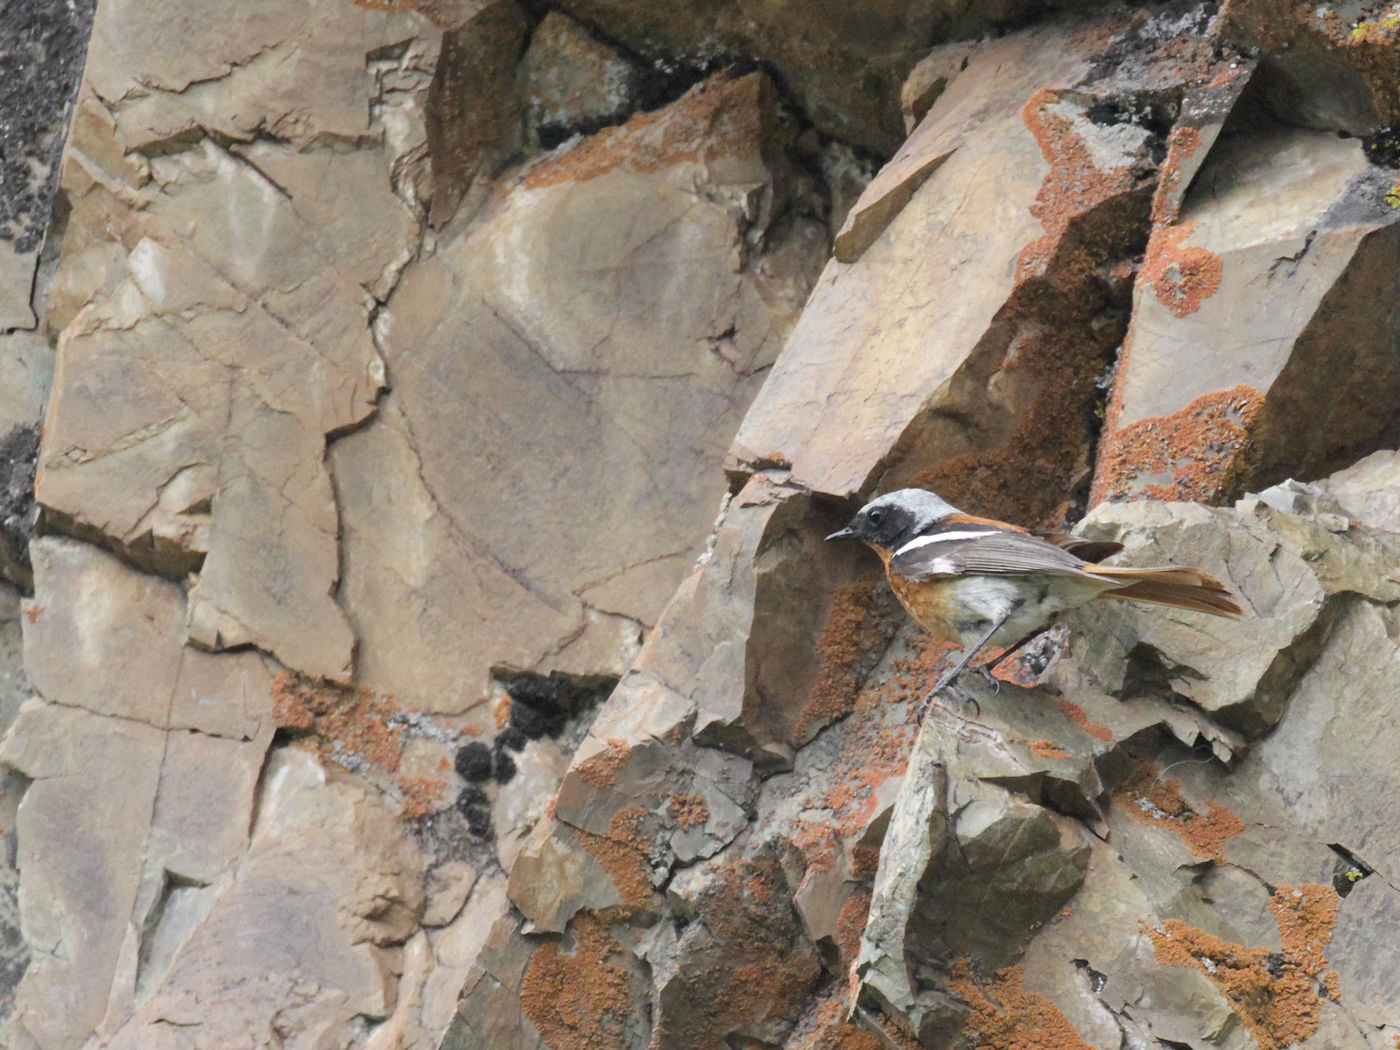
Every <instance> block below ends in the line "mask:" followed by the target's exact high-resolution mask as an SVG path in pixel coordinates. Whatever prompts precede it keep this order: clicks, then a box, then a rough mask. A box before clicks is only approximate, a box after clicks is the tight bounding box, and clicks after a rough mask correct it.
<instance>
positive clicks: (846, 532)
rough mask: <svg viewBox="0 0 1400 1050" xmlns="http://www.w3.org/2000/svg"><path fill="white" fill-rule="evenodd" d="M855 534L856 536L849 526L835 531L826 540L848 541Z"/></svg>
mask: <svg viewBox="0 0 1400 1050" xmlns="http://www.w3.org/2000/svg"><path fill="white" fill-rule="evenodd" d="M855 534H856V531H855V529H853V528H851V527H850V526H849V525H847V526H846V527H845V528H844V529H837V530H836V531H835V532H833V533H832V534H831V535H830V536H828V537H827V539H829V540H849V539H852V538H854V536H855Z"/></svg>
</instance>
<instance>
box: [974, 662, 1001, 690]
mask: <svg viewBox="0 0 1400 1050" xmlns="http://www.w3.org/2000/svg"><path fill="white" fill-rule="evenodd" d="M993 666H995V664H982V665H981V666H980V667H975V668H973V670H974V671H976V672H977V674H978V675H980V676H981V677H982V679H983V681H985V682H986V683H987V688H988V689H990V690H991V691H992V693H993V694H994V695H997V696H1000V695H1001V679H1000V678H998V677H997V676H996V675H994V674H992V667H993Z"/></svg>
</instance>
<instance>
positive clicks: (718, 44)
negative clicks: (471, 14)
mask: <svg viewBox="0 0 1400 1050" xmlns="http://www.w3.org/2000/svg"><path fill="white" fill-rule="evenodd" d="M1040 6H1042V5H1040V4H1038V3H1037V2H1036V0H994V2H992V3H972V4H968V3H942V2H940V3H936V4H912V3H907V2H905V0H890V2H881V3H870V4H865V5H862V6H860V7H848V8H838V7H832V6H831V5H827V4H820V3H803V4H800V5H797V6H793V5H791V4H775V3H768V2H765V0H714V2H710V3H706V4H702V5H695V6H693V7H687V8H685V9H683V10H676V11H663V10H662V9H660V8H656V7H653V6H652V5H650V4H644V3H637V2H635V0H569V2H568V3H566V4H564V5H563V7H564V9H565V10H566V11H568V12H569V13H571V14H573V15H575V16H577V17H578V18H579V19H580V20H582V21H583V22H585V23H587V24H589V25H593V26H597V27H599V28H600V29H601V30H602V31H603V32H605V33H606V34H607V35H608V36H609V37H610V38H612V39H613V40H617V41H619V42H621V43H623V44H625V45H626V46H627V47H630V48H631V49H632V50H634V51H636V52H637V53H639V54H640V55H642V56H643V57H645V58H647V59H649V60H652V61H654V62H656V63H657V65H661V66H675V65H697V66H702V67H703V66H704V65H706V64H710V63H714V62H715V61H717V60H719V61H723V60H725V59H726V58H728V57H730V56H734V57H738V56H747V57H750V58H752V59H757V60H759V61H762V62H768V63H771V64H772V65H773V66H774V67H775V68H776V70H777V71H778V73H779V74H780V75H781V77H782V79H783V81H784V82H785V83H787V84H789V85H790V86H791V87H790V90H791V91H792V92H793V93H794V94H795V95H796V97H797V99H798V101H799V103H800V104H801V107H802V110H803V113H804V115H805V116H806V117H807V119H809V120H810V121H811V122H812V123H813V124H815V125H816V126H817V127H818V128H820V129H821V130H822V131H823V132H825V133H826V134H830V135H834V136H836V137H838V138H841V139H845V140H847V141H849V142H852V143H855V144H856V145H858V146H860V147H862V148H864V149H873V150H877V151H879V152H883V153H886V154H888V153H889V152H891V151H892V150H893V149H894V147H895V146H897V145H898V144H899V142H900V140H901V139H902V138H903V137H904V135H903V128H902V126H901V123H900V113H899V88H900V83H901V82H902V81H903V79H904V77H905V75H906V74H907V73H908V72H909V70H910V68H911V67H912V66H913V65H914V63H915V62H916V61H918V59H919V58H920V57H921V56H922V54H923V52H924V51H925V50H926V49H927V47H928V45H929V44H930V43H932V42H935V41H938V40H942V39H948V38H950V37H971V36H976V35H977V34H978V33H979V32H980V31H982V30H984V29H985V28H987V27H990V26H994V25H1004V24H1007V23H1012V22H1015V21H1016V20H1018V19H1019V18H1021V17H1024V16H1025V15H1026V14H1027V13H1029V12H1030V11H1033V10H1035V9H1036V8H1037V7H1040ZM795 26H800V27H801V31H800V32H794V31H793V29H794V27H795Z"/></svg>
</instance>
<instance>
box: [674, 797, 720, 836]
mask: <svg viewBox="0 0 1400 1050" xmlns="http://www.w3.org/2000/svg"><path fill="white" fill-rule="evenodd" d="M670 805H671V816H673V817H675V819H676V823H677V824H678V825H679V826H680V827H682V828H685V829H686V830H687V831H688V830H689V829H691V828H699V827H703V826H704V824H705V821H707V820H709V819H710V807H709V806H707V805H705V798H704V796H703V795H672V796H671V798H670Z"/></svg>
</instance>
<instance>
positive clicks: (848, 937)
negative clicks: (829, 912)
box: [836, 886, 871, 968]
mask: <svg viewBox="0 0 1400 1050" xmlns="http://www.w3.org/2000/svg"><path fill="white" fill-rule="evenodd" d="M870 900H871V894H870V890H868V889H866V888H865V887H864V886H860V887H857V888H856V889H854V890H852V891H851V895H850V897H848V898H847V899H846V903H845V905H844V906H843V907H842V908H841V914H840V915H838V916H837V918H836V947H837V948H838V949H840V951H841V962H842V964H843V965H845V966H846V967H848V968H849V967H852V966H854V965H855V963H856V958H857V957H858V956H859V955H860V941H861V937H863V936H864V934H865V924H866V921H867V920H868V919H869V918H870Z"/></svg>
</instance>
